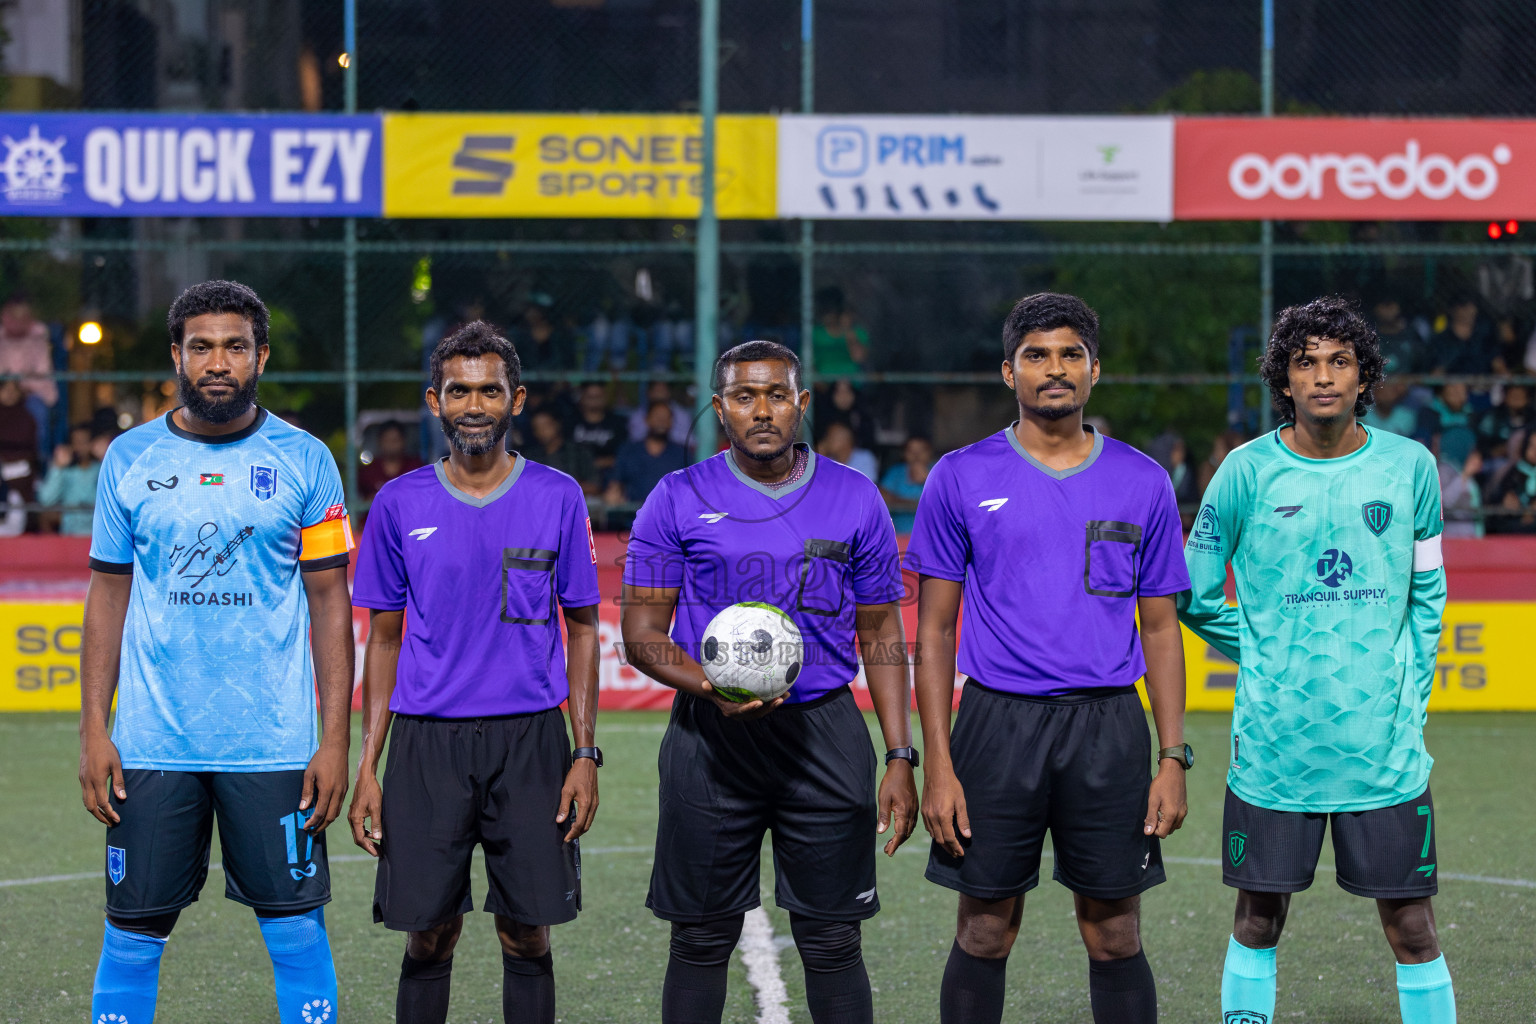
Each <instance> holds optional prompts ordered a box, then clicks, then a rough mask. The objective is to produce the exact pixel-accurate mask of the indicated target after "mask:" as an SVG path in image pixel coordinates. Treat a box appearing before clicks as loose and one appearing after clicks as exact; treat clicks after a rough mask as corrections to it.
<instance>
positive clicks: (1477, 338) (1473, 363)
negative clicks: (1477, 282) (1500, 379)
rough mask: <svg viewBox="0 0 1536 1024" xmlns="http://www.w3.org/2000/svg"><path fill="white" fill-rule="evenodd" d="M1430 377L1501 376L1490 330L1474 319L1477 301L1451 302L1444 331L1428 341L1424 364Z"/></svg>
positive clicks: (1481, 320) (1464, 298) (1483, 320)
mask: <svg viewBox="0 0 1536 1024" xmlns="http://www.w3.org/2000/svg"><path fill="white" fill-rule="evenodd" d="M1425 362H1426V363H1427V364H1428V365H1429V367H1430V370H1431V372H1433V373H1468V374H1479V373H1504V372H1505V370H1506V369H1507V367H1506V366H1505V365H1504V359H1503V357H1502V356H1500V355H1499V354H1498V346H1497V344H1496V342H1495V339H1494V336H1493V329H1492V327H1491V325H1490V324H1489V323H1488V321H1487V319H1486V318H1484V317H1482V316H1480V315H1478V311H1477V299H1476V297H1474V296H1471V295H1463V296H1460V297H1458V298H1456V299H1454V300H1452V302H1451V309H1450V313H1449V314H1448V316H1447V317H1446V325H1445V330H1443V331H1441V332H1440V333H1439V334H1437V335H1435V336H1434V337H1433V338H1431V339H1430V340H1429V357H1428V358H1427V359H1426V360H1425Z"/></svg>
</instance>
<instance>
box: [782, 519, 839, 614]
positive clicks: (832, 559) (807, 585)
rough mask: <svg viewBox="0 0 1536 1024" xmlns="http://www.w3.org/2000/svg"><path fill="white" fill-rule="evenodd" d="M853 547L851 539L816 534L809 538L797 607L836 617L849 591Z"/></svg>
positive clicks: (803, 561) (801, 567)
mask: <svg viewBox="0 0 1536 1024" xmlns="http://www.w3.org/2000/svg"><path fill="white" fill-rule="evenodd" d="M852 551H853V548H852V546H851V545H850V544H849V543H848V542H847V541H842V540H822V539H820V538H817V537H812V538H810V539H808V540H807V541H806V542H805V558H804V560H802V561H801V563H800V592H799V595H798V596H797V597H796V599H795V610H796V611H800V612H808V613H810V614H811V615H825V616H827V617H828V618H836V617H837V616H838V615H841V614H842V611H843V600H844V598H845V597H846V595H847V593H848V574H849V572H850V569H851V567H850V565H849V562H850V561H851V555H852Z"/></svg>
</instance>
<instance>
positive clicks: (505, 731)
mask: <svg viewBox="0 0 1536 1024" xmlns="http://www.w3.org/2000/svg"><path fill="white" fill-rule="evenodd" d="M570 767H571V746H570V741H569V740H568V739H567V737H566V731H565V720H564V719H563V718H562V717H561V716H560V709H559V708H550V709H549V710H547V711H538V712H534V713H533V714H527V715H508V716H504V717H500V718H467V719H466V718H419V717H416V716H414V715H396V716H395V720H394V725H393V727H392V731H391V733H390V738H389V762H388V763H387V764H386V765H385V766H384V780H383V788H384V803H383V807H382V808H381V813H382V817H383V819H384V820H383V826H384V841H383V842H382V843H381V844H380V845H379V870H378V875H377V876H376V877H375V879H374V890H373V919H374V920H375V921H382V922H383V923H384V924H385V925H386V926H387V927H390V928H395V929H398V930H400V931H412V932H419V931H426V930H427V929H429V928H434V927H436V926H437V925H440V924H442V923H443V922H445V921H448V920H451V919H453V918H455V917H458V916H459V915H460V914H463V913H466V912H467V911H469V910H472V909H473V908H474V900H473V898H472V897H471V894H470V889H469V865H470V858H471V856H472V855H473V853H474V848H475V845H476V844H477V843H478V844H479V845H480V846H481V848H482V849H483V850H484V851H485V872H486V876H487V883H488V885H487V891H486V896H485V904H484V909H485V910H487V911H489V912H490V913H493V914H500V915H502V916H503V917H510V918H511V919H512V920H514V921H517V922H519V923H520V924H527V925H546V924H563V923H564V922H566V921H570V920H572V919H574V918H575V917H576V912H577V911H578V910H580V909H581V851H580V849H579V847H578V844H577V843H576V842H571V843H567V842H566V841H565V833H566V832H568V831H569V830H570V827H571V825H570V819H569V818H567V819H566V821H565V822H564V823H563V824H556V823H555V815H556V814H557V813H559V803H560V790H561V788H562V787H563V786H564V785H565V776H566V773H567V772H568V771H569V770H570Z"/></svg>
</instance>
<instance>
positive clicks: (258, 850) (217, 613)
mask: <svg viewBox="0 0 1536 1024" xmlns="http://www.w3.org/2000/svg"><path fill="white" fill-rule="evenodd" d="M168 324H169V327H170V333H171V342H172V347H171V352H172V357H173V360H174V362H175V364H176V372H177V377H178V380H179V385H180V393H181V400H182V402H183V403H184V405H183V407H182V408H179V409H177V410H175V411H174V412H171V413H168V414H166V415H165V416H164V417H162V418H160V419H157V420H154V421H152V422H150V423H146V424H144V425H143V426H141V427H138V428H135V429H134V430H131V431H129V432H128V433H127V434H125V435H123V436H122V437H120V438H118V439H117V441H115V442H114V443H113V444H112V446H111V448H109V449H108V450H107V456H106V459H105V460H104V463H103V466H102V472H101V476H100V478H99V480H98V483H97V498H96V511H95V522H94V524H93V528H92V532H91V559H90V564H91V584H90V590H89V592H88V594H87V596H86V609H85V636H84V646H83V648H82V654H81V683H82V685H81V724H80V737H81V740H80V743H81V757H80V765H81V768H80V786H81V795H82V798H83V799H84V801H85V806H86V809H87V810H89V811H90V812H91V813H92V814H94V815H95V816H96V818H97V819H98V820H100V821H101V822H103V823H104V824H106V825H107V826H108V828H107V856H106V872H107V885H106V888H107V922H106V935H105V938H104V941H103V944H102V953H101V960H100V963H99V965H98V968H97V972H96V983H95V990H94V995H93V998H92V1001H91V1014H92V1019H93V1020H95V1021H98V1022H100V1021H122V1020H128V1021H133V1022H134V1024H138V1022H139V1021H149V1020H151V1019H152V1017H153V1016H154V1010H155V1002H156V996H157V989H158V983H159V965H160V954H161V952H162V951H163V949H164V946H165V942H166V939H167V937H168V936H169V934H170V932H171V929H172V927H173V926H174V925H175V922H176V918H177V916H178V915H179V913H180V912H181V910H182V909H183V908H184V907H186V906H188V905H189V904H191V903H192V902H193V901H195V900H196V899H197V896H198V892H199V890H201V888H202V885H203V882H204V881H205V879H206V878H207V874H208V855H209V842H210V838H211V832H212V826H213V822H214V820H215V818H217V820H218V825H219V835H220V842H221V846H222V850H223V861H224V869H225V879H226V884H225V895H227V896H228V897H229V898H230V899H233V900H236V901H238V902H240V903H244V904H246V905H247V906H250V907H251V908H253V909H254V910H255V911H256V915H257V917H258V919H259V923H260V926H261V933H262V937H263V939H264V940H265V941H266V944H267V949H268V951H269V952H270V954H271V956H272V964H273V972H274V975H275V978H276V988H277V1002H278V1018H279V1019H280V1020H281V1021H282V1022H283V1024H298V1022H301V1021H302V1022H304V1024H321V1022H329V1021H332V1020H335V1019H336V1013H337V998H336V972H335V968H334V967H333V965H332V963H331V955H330V947H329V943H328V941H327V939H326V934H325V919H324V916H323V912H322V910H321V908H322V907H323V905H324V904H325V903H327V902H329V900H330V875H329V870H328V868H327V865H326V857H325V835H324V832H323V831H322V830H323V829H324V828H325V826H326V825H327V824H329V823H330V822H331V820H332V819H334V818H335V817H336V815H337V813H338V812H339V810H340V808H341V798H342V795H343V794H344V792H345V789H346V770H347V764H346V761H347V741H348V708H349V705H350V697H351V684H352V651H353V646H352V635H351V608H350V604H351V602H350V599H349V596H348V593H347V563H348V558H349V554H348V553H349V552H350V551H351V549H352V538H351V530H350V527H349V525H348V521H347V512H346V506H345V499H344V496H343V492H342V487H341V479H340V477H339V475H338V474H337V471H336V464H335V461H334V460H333V459H332V458H331V455H330V453H329V452H328V451H327V450H326V448H325V446H324V445H322V444H321V443H320V442H319V441H318V440H316V439H315V438H314V437H312V436H311V435H309V434H306V433H305V432H303V431H302V430H299V429H297V428H296V427H292V426H289V425H288V424H287V423H284V422H283V421H282V420H280V419H278V418H277V417H275V416H272V415H270V414H268V412H267V411H266V410H265V409H262V408H260V407H258V406H257V405H256V386H257V380H258V378H259V377H260V374H261V368H262V366H263V365H264V364H265V362H266V358H267V352H268V348H267V344H266V339H267V324H268V316H267V309H266V307H265V306H264V305H262V302H261V300H260V299H259V298H257V296H256V294H255V293H254V292H253V291H251V290H250V289H249V288H247V287H245V286H244V285H240V284H235V283H233V282H230V281H208V282H204V283H203V284H199V285H195V286H193V287H192V288H189V289H187V291H185V292H184V293H182V295H181V296H180V297H179V298H178V299H177V300H176V302H175V303H174V304H172V306H171V310H170V315H169V317H168ZM317 683H318V687H319V711H318V717H319V719H320V724H321V727H322V734H321V738H320V740H319V741H318V742H317V737H316V724H317V722H316V719H317V709H316V685H317ZM114 693H115V694H116V696H117V715H116V721H115V723H114V724H113V728H112V730H111V733H110V737H109V734H108V730H107V720H108V713H109V711H110V709H111V706H112V698H113V695H114ZM114 1015H115V1016H114Z"/></svg>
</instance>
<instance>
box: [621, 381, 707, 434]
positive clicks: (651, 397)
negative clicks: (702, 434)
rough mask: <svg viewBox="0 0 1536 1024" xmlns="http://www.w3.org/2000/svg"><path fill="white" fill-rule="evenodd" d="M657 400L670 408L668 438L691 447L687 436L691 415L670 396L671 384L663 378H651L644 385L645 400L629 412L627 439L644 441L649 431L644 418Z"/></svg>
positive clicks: (691, 425)
mask: <svg viewBox="0 0 1536 1024" xmlns="http://www.w3.org/2000/svg"><path fill="white" fill-rule="evenodd" d="M657 402H664V403H666V405H667V407H668V408H670V409H671V410H672V433H671V434H670V435H668V438H667V439H668V440H669V441H671V442H672V443H673V444H680V445H682V446H683V447H684V448H689V447H692V445H690V444H689V436H690V435H691V434H692V432H693V415H692V414H691V413H690V412H689V411H688V410H687V409H685V408H683V407H682V406H681V405H679V404H678V403H677V402H676V400H674V399H673V397H672V385H670V384H668V383H667V382H666V381H664V380H653V381H651V382H650V383H649V384H647V385H646V387H645V401H643V402H641V403H640V404H639V405H638V406H636V407H635V411H634V412H632V413H630V414H629V439H630V440H631V441H644V440H645V438H646V436H647V435H648V434H649V433H650V428H649V427H647V426H646V418H647V417H648V416H649V414H650V411H651V406H652V405H654V404H656V403H657Z"/></svg>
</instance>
